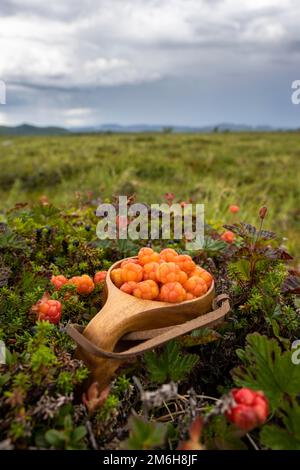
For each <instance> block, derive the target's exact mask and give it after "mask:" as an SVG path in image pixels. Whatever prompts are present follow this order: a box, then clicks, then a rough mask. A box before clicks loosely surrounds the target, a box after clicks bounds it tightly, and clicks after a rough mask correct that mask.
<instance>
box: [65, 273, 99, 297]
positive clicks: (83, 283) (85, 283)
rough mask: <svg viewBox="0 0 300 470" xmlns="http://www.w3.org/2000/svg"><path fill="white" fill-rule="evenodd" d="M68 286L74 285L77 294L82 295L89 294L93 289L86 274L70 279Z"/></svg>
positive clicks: (90, 280) (92, 284) (91, 281)
mask: <svg viewBox="0 0 300 470" xmlns="http://www.w3.org/2000/svg"><path fill="white" fill-rule="evenodd" d="M68 284H73V285H75V286H76V288H77V293H78V294H82V295H88V294H90V293H91V292H93V290H94V288H95V284H94V282H93V280H92V279H91V278H90V276H88V275H87V274H83V275H82V276H74V277H72V278H71V279H70V280H69V282H68Z"/></svg>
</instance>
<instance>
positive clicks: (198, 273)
mask: <svg viewBox="0 0 300 470" xmlns="http://www.w3.org/2000/svg"><path fill="white" fill-rule="evenodd" d="M191 276H198V277H201V278H202V279H204V281H205V282H206V284H207V287H208V288H209V287H210V286H211V284H212V282H213V277H212V275H211V274H210V273H209V272H208V271H206V269H203V268H201V267H200V266H196V269H195V270H194V271H193V272H192V273H191Z"/></svg>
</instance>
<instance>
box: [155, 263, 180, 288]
mask: <svg viewBox="0 0 300 470" xmlns="http://www.w3.org/2000/svg"><path fill="white" fill-rule="evenodd" d="M157 279H158V280H159V282H162V284H166V283H167V282H180V279H182V277H181V271H180V269H179V266H177V264H175V263H173V262H170V263H162V264H160V265H159V266H158V269H157Z"/></svg>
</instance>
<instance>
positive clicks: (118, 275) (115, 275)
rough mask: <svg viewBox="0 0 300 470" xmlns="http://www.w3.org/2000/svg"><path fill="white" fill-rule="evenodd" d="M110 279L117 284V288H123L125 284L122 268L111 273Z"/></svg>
mask: <svg viewBox="0 0 300 470" xmlns="http://www.w3.org/2000/svg"><path fill="white" fill-rule="evenodd" d="M110 277H111V280H112V282H113V283H114V284H115V286H117V287H121V285H122V284H123V279H122V269H121V268H117V269H114V270H113V271H112V272H111V273H110Z"/></svg>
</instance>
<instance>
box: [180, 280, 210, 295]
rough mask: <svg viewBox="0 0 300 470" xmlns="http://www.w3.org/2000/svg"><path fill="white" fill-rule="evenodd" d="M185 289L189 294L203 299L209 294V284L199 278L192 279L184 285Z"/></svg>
mask: <svg viewBox="0 0 300 470" xmlns="http://www.w3.org/2000/svg"><path fill="white" fill-rule="evenodd" d="M184 288H185V290H186V291H187V292H190V293H191V294H193V295H194V296H195V297H201V295H204V294H205V292H207V284H206V282H205V281H204V279H202V278H201V277H199V276H192V277H190V278H189V279H188V280H187V281H186V282H185V284H184Z"/></svg>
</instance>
